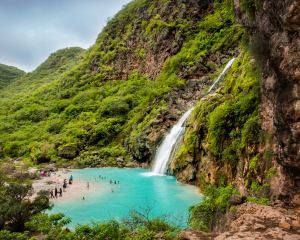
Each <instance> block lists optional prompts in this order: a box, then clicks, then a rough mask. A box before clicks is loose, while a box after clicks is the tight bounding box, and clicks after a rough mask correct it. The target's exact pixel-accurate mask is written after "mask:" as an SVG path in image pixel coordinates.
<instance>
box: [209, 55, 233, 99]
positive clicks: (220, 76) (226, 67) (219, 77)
mask: <svg viewBox="0 0 300 240" xmlns="http://www.w3.org/2000/svg"><path fill="white" fill-rule="evenodd" d="M234 60H235V58H233V59H231V60H230V61H229V62H228V63H227V64H226V66H225V68H224V69H223V71H222V72H221V74H220V75H219V76H218V78H217V79H216V81H214V83H213V85H211V87H210V88H209V90H208V92H207V93H210V92H211V91H212V90H213V89H214V88H215V87H216V85H217V84H218V83H219V82H220V80H221V79H223V77H224V76H225V75H226V73H227V71H228V70H229V68H230V67H231V65H232V64H233V62H234Z"/></svg>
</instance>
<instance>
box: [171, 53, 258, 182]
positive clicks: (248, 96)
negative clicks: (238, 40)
mask: <svg viewBox="0 0 300 240" xmlns="http://www.w3.org/2000/svg"><path fill="white" fill-rule="evenodd" d="M258 76H259V71H258V69H257V68H256V66H255V62H254V61H253V60H252V59H251V57H250V55H249V53H247V52H242V53H241V54H240V56H239V57H238V58H237V59H236V61H235V62H234V64H233V66H232V68H231V69H230V71H229V73H228V74H227V77H225V79H224V83H223V87H222V89H221V90H220V91H218V92H217V93H216V94H214V95H211V96H208V97H207V98H205V99H203V100H201V101H200V102H199V103H198V105H197V106H196V108H195V110H194V112H193V115H192V117H191V119H190V122H191V123H193V126H195V127H194V128H190V129H188V132H187V134H186V136H185V139H184V144H183V145H182V147H181V148H180V149H179V152H178V153H177V160H176V162H177V163H178V164H179V165H180V164H181V159H185V158H186V155H187V154H189V153H193V152H195V151H198V152H199V151H209V152H210V153H212V154H213V156H214V158H215V159H216V163H217V165H218V166H219V167H221V168H222V166H224V164H229V165H230V166H231V169H232V172H230V173H227V175H230V174H233V175H235V174H236V172H237V167H238V164H239V163H240V160H241V159H243V158H246V157H252V156H254V154H255V146H257V144H258V143H259V141H260V135H261V129H260V123H259V117H258V106H259V101H260V100H259V81H258V79H259V77H258ZM197 142H202V143H203V145H204V146H206V148H205V149H199V148H198V149H194V148H195V145H197V144H196V143H197ZM177 163H176V164H177ZM185 165H186V164H183V167H184V166H185ZM225 177H226V176H225ZM219 180H220V181H223V180H224V179H223V178H222V177H220V179H219ZM225 180H226V179H225Z"/></svg>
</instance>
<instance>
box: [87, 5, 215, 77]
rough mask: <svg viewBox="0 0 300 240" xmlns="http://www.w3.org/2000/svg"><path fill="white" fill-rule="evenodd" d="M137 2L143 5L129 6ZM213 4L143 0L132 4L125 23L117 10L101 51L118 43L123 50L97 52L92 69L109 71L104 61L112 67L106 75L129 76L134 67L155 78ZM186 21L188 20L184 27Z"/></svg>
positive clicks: (107, 30) (97, 71)
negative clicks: (127, 22)
mask: <svg viewBox="0 0 300 240" xmlns="http://www.w3.org/2000/svg"><path fill="white" fill-rule="evenodd" d="M134 4H136V5H138V4H139V5H140V6H139V7H138V8H136V9H130V8H133V7H134ZM210 6H211V3H210V1H208V0H202V1H197V0H190V1H185V0H180V1H164V2H163V1H156V2H146V1H144V2H142V1H140V2H136V3H131V5H130V4H129V5H128V6H127V8H128V11H131V13H130V17H131V18H132V19H130V21H129V24H127V25H126V24H124V22H125V19H124V16H122V13H120V14H117V15H116V17H115V18H114V19H113V20H112V21H111V22H110V23H109V24H108V26H110V28H109V27H106V28H105V30H104V32H103V33H102V35H100V36H99V39H98V41H101V40H103V44H102V46H101V51H102V52H103V51H104V52H107V51H109V50H110V48H111V46H117V47H115V49H116V51H117V52H118V51H119V50H120V52H118V53H117V54H116V53H114V54H115V55H116V56H113V55H112V56H109V57H108V56H102V55H101V54H99V55H97V56H95V57H94V59H92V61H91V65H90V70H91V71H92V72H94V73H101V72H106V71H107V69H105V68H104V67H103V66H101V64H102V63H103V62H105V64H106V65H108V66H109V68H110V69H113V71H109V74H107V75H106V79H113V80H114V79H119V80H120V79H123V80H126V79H127V78H128V76H129V75H130V73H131V72H132V71H138V72H139V73H141V74H143V75H145V76H147V77H149V78H151V79H155V77H157V76H158V75H159V73H160V71H161V68H162V66H163V64H164V62H165V61H166V59H167V58H168V57H170V56H172V55H175V54H176V53H178V51H179V50H180V49H181V47H182V45H183V43H184V42H185V40H186V38H187V36H188V34H189V33H190V32H191V31H192V30H193V29H194V28H195V25H196V24H197V22H198V21H199V19H201V17H202V16H203V15H205V14H207V12H208V9H209V7H210ZM119 20H120V22H119V23H118V21H119ZM126 20H129V19H126ZM118 24H119V26H117V25H118ZM183 24H186V25H185V27H184V28H182V26H183ZM120 26H121V28H120V29H118V27H120ZM107 36H109V37H107ZM113 36H115V38H114V37H113ZM120 36H121V37H120ZM110 37H113V38H112V39H111V38H110ZM118 38H119V39H118ZM111 40H112V41H111ZM117 41H119V42H117ZM99 52H100V51H99ZM100 53H101V52H100Z"/></svg>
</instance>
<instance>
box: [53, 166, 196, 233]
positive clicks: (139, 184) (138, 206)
mask: <svg viewBox="0 0 300 240" xmlns="http://www.w3.org/2000/svg"><path fill="white" fill-rule="evenodd" d="M145 171H146V170H145V169H137V168H136V169H117V168H99V169H81V170H73V171H72V172H71V173H70V174H72V175H73V177H74V184H76V180H80V181H86V182H89V184H90V186H91V191H89V193H88V195H85V196H84V197H85V200H82V196H81V195H80V193H79V196H77V197H74V199H72V200H68V201H64V200H61V201H59V202H57V203H55V205H54V207H53V209H52V210H51V212H52V213H57V212H62V213H64V214H65V215H66V216H68V217H70V218H71V220H72V223H71V224H70V227H74V226H76V225H77V224H85V223H90V222H91V221H95V222H99V221H107V220H111V219H115V220H118V221H121V220H122V219H124V218H125V217H127V216H128V214H129V213H130V211H132V210H136V211H139V212H141V213H143V214H149V216H150V217H157V216H160V217H163V218H166V219H167V220H168V221H169V222H172V223H175V224H177V225H179V226H182V227H185V226H186V223H187V218H188V209H189V207H190V206H191V205H193V204H196V203H198V202H200V201H201V195H200V194H199V193H198V191H197V189H196V188H195V187H193V186H190V185H185V184H181V183H178V182H177V181H176V179H175V178H174V177H171V176H145V174H143V173H145ZM100 175H101V177H105V178H106V179H101V178H99V176H100ZM110 180H113V181H115V180H116V181H119V182H120V184H110ZM94 185H97V188H98V189H99V188H100V189H101V190H98V191H92V187H93V186H94ZM75 186H76V185H75ZM75 186H74V187H75Z"/></svg>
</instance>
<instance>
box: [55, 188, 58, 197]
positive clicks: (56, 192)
mask: <svg viewBox="0 0 300 240" xmlns="http://www.w3.org/2000/svg"><path fill="white" fill-rule="evenodd" d="M57 194H58V191H57V188H55V190H54V195H55V198H57Z"/></svg>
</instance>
